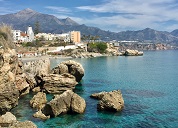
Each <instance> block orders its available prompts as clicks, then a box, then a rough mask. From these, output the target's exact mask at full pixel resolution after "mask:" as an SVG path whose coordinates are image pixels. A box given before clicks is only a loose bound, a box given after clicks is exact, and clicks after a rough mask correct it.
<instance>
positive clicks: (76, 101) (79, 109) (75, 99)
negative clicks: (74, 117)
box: [71, 93, 86, 114]
mask: <svg viewBox="0 0 178 128" xmlns="http://www.w3.org/2000/svg"><path fill="white" fill-rule="evenodd" d="M85 108H86V103H85V100H84V99H83V98H82V97H80V96H79V95H77V94H76V93H74V94H73V96H72V99H71V109H72V112H75V113H80V114H81V113H84V111H85Z"/></svg>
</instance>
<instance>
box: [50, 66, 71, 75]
mask: <svg viewBox="0 0 178 128" xmlns="http://www.w3.org/2000/svg"><path fill="white" fill-rule="evenodd" d="M68 72H69V70H68V67H67V65H65V64H59V65H58V66H57V67H55V68H53V70H52V73H53V74H63V73H68Z"/></svg>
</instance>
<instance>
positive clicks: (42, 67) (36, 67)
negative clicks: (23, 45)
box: [23, 58, 50, 75]
mask: <svg viewBox="0 0 178 128" xmlns="http://www.w3.org/2000/svg"><path fill="white" fill-rule="evenodd" d="M23 68H24V70H25V71H26V72H28V73H31V74H33V75H36V74H41V75H46V74H49V72H50V60H49V58H48V59H40V60H36V61H29V62H26V63H24V66H23Z"/></svg>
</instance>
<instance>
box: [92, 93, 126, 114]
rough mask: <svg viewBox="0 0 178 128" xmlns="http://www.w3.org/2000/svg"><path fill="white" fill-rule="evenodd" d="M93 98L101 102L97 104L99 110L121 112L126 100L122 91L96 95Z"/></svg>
mask: <svg viewBox="0 0 178 128" xmlns="http://www.w3.org/2000/svg"><path fill="white" fill-rule="evenodd" d="M91 97H92V98H96V99H99V100H100V101H99V102H98V104H97V109H98V110H106V111H121V110H122V109H123V107H124V100H123V97H122V94H121V91H120V90H114V91H111V92H101V93H95V94H92V95H91Z"/></svg>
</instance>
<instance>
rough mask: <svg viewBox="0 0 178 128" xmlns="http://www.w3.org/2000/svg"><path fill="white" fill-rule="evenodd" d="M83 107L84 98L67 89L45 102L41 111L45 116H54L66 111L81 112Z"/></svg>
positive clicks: (84, 104) (84, 106)
mask: <svg viewBox="0 0 178 128" xmlns="http://www.w3.org/2000/svg"><path fill="white" fill-rule="evenodd" d="M77 104H78V105H77ZM77 107H79V108H77ZM85 108H86V103H85V100H84V99H83V98H81V97H80V96H78V95H77V94H75V93H74V92H72V91H71V90H67V91H65V92H64V93H62V94H61V95H56V96H55V97H54V99H52V100H51V101H50V102H49V103H47V104H46V106H45V107H44V108H43V109H42V112H43V113H44V114H45V115H46V116H48V115H50V116H51V117H56V116H58V115H60V114H64V113H67V112H75V113H83V112H84V110H85ZM79 109H81V110H79Z"/></svg>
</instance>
